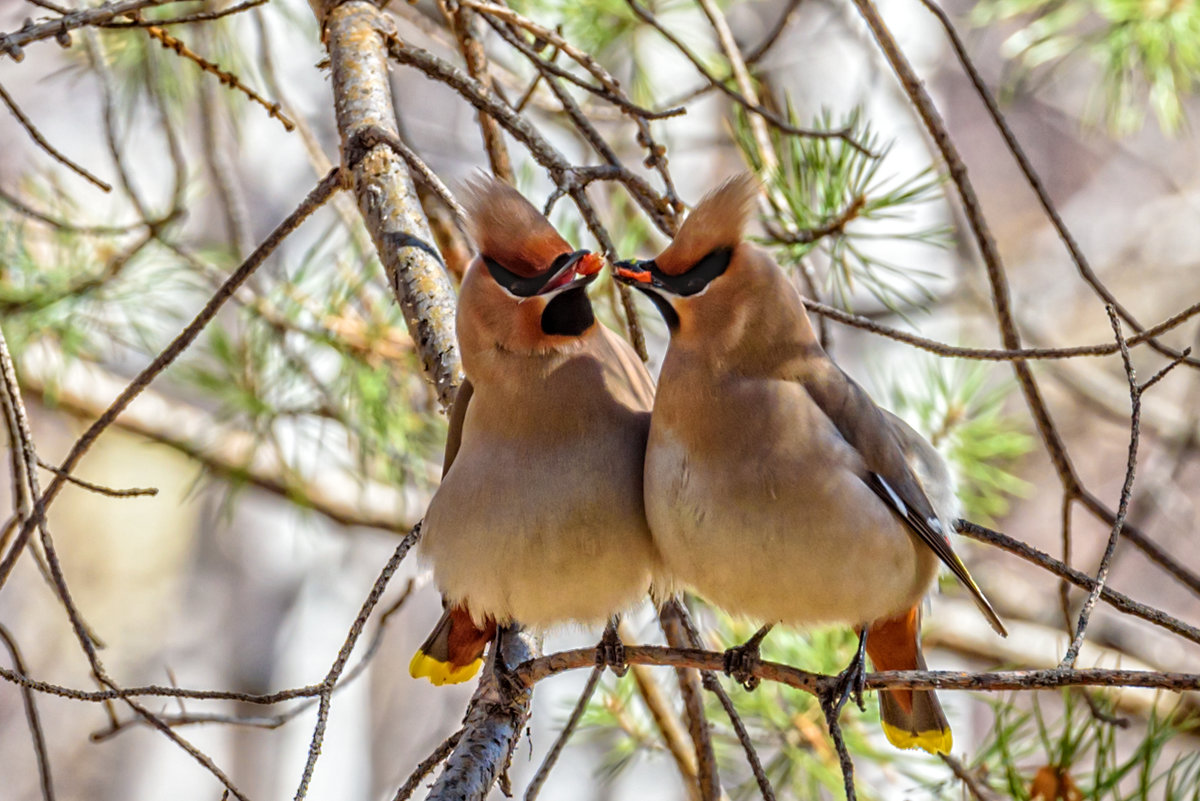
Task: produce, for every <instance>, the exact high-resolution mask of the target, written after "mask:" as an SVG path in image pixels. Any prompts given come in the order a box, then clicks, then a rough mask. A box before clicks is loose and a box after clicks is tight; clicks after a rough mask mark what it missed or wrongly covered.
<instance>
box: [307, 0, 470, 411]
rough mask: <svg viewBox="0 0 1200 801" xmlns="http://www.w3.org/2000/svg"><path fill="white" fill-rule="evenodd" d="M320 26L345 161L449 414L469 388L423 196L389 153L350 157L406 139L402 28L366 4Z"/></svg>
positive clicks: (353, 5) (339, 9)
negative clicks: (397, 33)
mask: <svg viewBox="0 0 1200 801" xmlns="http://www.w3.org/2000/svg"><path fill="white" fill-rule="evenodd" d="M329 5H333V4H326V6H329ZM319 20H320V21H321V23H322V27H323V29H324V31H325V38H326V43H327V46H328V48H329V56H330V60H331V62H332V67H333V94H334V106H335V109H336V111H337V119H338V130H339V132H340V133H341V137H342V148H343V157H344V158H345V159H346V161H347V167H348V168H349V170H350V173H351V175H352V176H353V179H354V191H355V194H356V196H357V197H358V207H359V211H360V212H362V216H363V220H364V221H365V222H366V224H367V228H368V230H369V231H370V232H371V238H372V239H373V240H374V241H375V248H376V250H377V251H378V252H379V257H380V259H381V260H382V261H383V264H384V267H385V268H386V269H387V273H388V278H389V280H390V281H391V284H392V290H393V291H394V292H395V294H396V300H397V301H398V302H399V304H400V308H401V309H402V310H403V312H404V319H405V321H406V322H407V324H408V330H409V333H410V334H411V335H412V339H413V342H415V343H416V345H417V351H418V353H419V354H420V355H421V360H422V362H423V363H424V366H425V372H426V374H428V375H429V376H430V378H431V379H432V381H433V384H434V387H435V389H436V390H437V396H438V399H439V400H440V401H441V403H442V406H443V407H444V408H449V406H450V403H451V401H452V400H453V398H454V392H455V390H456V388H457V387H458V384H459V382H460V381H461V380H462V367H461V365H460V363H459V355H458V345H457V343H456V342H455V338H454V290H453V288H452V287H451V285H450V279H449V277H448V276H447V274H446V268H445V266H444V265H443V264H442V261H441V257H440V255H439V254H438V252H437V248H436V247H435V245H434V238H433V233H432V232H431V231H430V229H429V223H428V221H427V220H426V219H425V214H424V212H423V211H422V210H421V203H420V200H419V199H418V197H417V191H416V188H415V187H414V186H413V182H412V178H411V176H410V175H409V171H408V168H407V167H406V166H405V164H404V162H403V161H402V160H401V159H400V158H399V157H398V156H397V154H396V153H395V152H394V151H393V150H392V149H391V148H390V147H387V146H385V145H376V146H374V147H371V148H369V149H367V150H366V151H365V152H358V153H354V152H351V151H350V145H351V143H353V142H356V141H359V137H360V136H362V135H363V134H362V132H363V131H366V130H367V129H379V130H382V131H384V132H386V133H387V135H388V136H391V137H394V138H396V139H398V138H399V134H398V131H397V128H396V114H395V110H394V109H393V107H392V95H391V88H390V86H389V84H388V66H387V58H386V53H385V49H384V47H385V44H386V43H390V42H392V41H394V35H393V34H394V30H395V28H394V26H393V24H392V22H391V20H389V19H388V18H387V17H385V16H384V15H383V14H382V12H381V11H380V10H379V9H378V8H377V7H376V6H375V5H374V4H372V3H367V2H363V1H362V0H351V1H350V2H346V3H342V4H337V5H333V7H326V8H324V9H323V11H322V15H321V16H320V17H319ZM468 80H472V79H470V78H468Z"/></svg>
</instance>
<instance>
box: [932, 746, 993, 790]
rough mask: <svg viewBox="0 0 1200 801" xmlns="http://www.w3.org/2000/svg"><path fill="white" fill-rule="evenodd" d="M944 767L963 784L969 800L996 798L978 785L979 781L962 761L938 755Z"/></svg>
mask: <svg viewBox="0 0 1200 801" xmlns="http://www.w3.org/2000/svg"><path fill="white" fill-rule="evenodd" d="M938 757H940V758H941V760H942V761H943V762H945V763H946V766H947V767H948V768H950V770H951V772H953V773H954V775H955V776H956V777H958V780H959V781H961V782H962V783H963V787H965V788H967V792H968V793H970V794H971V798H973V799H975V801H996V797H995V796H994V795H993V794H992V793H991V791H989V790H988V789H986V788H985V787H984V786H983V785H982V784H980V782H979V779H978V778H977V777H976V776H975V775H973V774H972V773H971V771H969V770H967V766H966V765H964V764H963V763H962V760H961V759H959V758H958V757H956V756H954V755H953V754H938Z"/></svg>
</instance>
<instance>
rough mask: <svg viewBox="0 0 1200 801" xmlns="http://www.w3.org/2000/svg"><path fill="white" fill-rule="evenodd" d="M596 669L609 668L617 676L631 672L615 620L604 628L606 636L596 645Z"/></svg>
mask: <svg viewBox="0 0 1200 801" xmlns="http://www.w3.org/2000/svg"><path fill="white" fill-rule="evenodd" d="M596 667H600V668H603V667H607V668H609V669H610V670H612V672H613V673H615V674H617V676H624V675H625V674H626V673H628V672H629V664H628V663H627V662H626V661H625V643H623V642H621V638H620V636H618V635H617V626H616V621H615V620H614V621H610V622H609V624H608V625H607V626H605V627H604V636H603V637H601V638H600V642H599V643H598V644H597V645H596Z"/></svg>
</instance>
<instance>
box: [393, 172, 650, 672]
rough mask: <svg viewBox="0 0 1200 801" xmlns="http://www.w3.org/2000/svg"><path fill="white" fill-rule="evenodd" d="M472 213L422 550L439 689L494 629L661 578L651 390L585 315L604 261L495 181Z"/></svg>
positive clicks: (639, 370)
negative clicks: (650, 506) (653, 515)
mask: <svg viewBox="0 0 1200 801" xmlns="http://www.w3.org/2000/svg"><path fill="white" fill-rule="evenodd" d="M466 206H467V211H468V220H467V222H468V228H469V230H470V232H471V235H472V237H473V238H474V240H475V244H476V247H477V250H478V255H477V256H476V258H475V259H474V260H473V261H472V262H471V264H470V266H469V267H468V268H467V271H466V274H465V275H464V277H463V282H462V287H461V289H460V293H459V303H458V316H457V327H458V342H459V348H460V350H461V353H462V363H463V371H464V372H465V373H466V381H464V382H463V384H462V386H461V387H460V388H459V391H458V395H457V396H456V398H455V401H454V405H453V407H452V408H451V412H450V430H449V434H448V436H447V440H446V453H445V460H444V462H443V468H442V470H443V473H442V483H441V485H440V486H439V488H438V490H437V492H436V494H435V495H434V497H433V499H432V501H431V503H430V506H429V509H428V511H427V513H426V515H425V520H424V524H423V529H422V544H421V548H422V551H423V553H424V557H425V559H426V560H427V561H428V562H429V563H430V564H431V565H432V567H433V574H434V579H435V581H436V583H437V586H438V587H439V588H440V590H441V591H442V595H443V599H444V603H445V612H444V614H443V615H442V618H441V620H439V621H438V624H437V626H436V627H435V628H434V630H433V632H432V633H431V634H430V635H429V638H428V639H427V640H426V641H425V643H424V644H423V645H422V646H421V648H420V650H419V651H417V653H416V655H415V656H414V657H413V659H412V662H411V664H410V666H409V672H410V673H411V674H412V675H413V676H414V677H427V678H428V679H429V680H430V681H431V682H433V683H434V684H445V683H457V682H462V681H466V680H467V679H469V678H470V677H471V676H473V675H474V674H475V672H476V671H477V670H478V668H479V665H480V662H481V659H482V655H483V652H484V649H485V647H486V646H487V643H488V641H489V640H490V639H491V638H492V637H493V635H494V633H495V631H496V627H497V625H500V626H504V625H507V624H510V623H514V622H517V623H520V624H521V625H523V626H526V627H529V628H532V629H535V630H536V629H546V628H549V627H551V626H554V625H557V624H561V623H566V622H578V623H585V624H590V623H598V622H602V621H605V620H607V619H609V618H611V617H612V616H613V615H614V614H616V613H618V612H620V611H621V610H623V609H626V608H628V607H631V606H633V605H635V604H636V603H638V602H639V601H640V600H641V599H643V598H644V597H645V595H646V592H647V590H648V589H649V588H650V582H651V578H652V577H653V576H654V575H655V574H656V573H657V572H658V557H657V554H656V552H655V550H654V546H653V543H652V540H651V537H650V531H649V529H648V527H647V524H646V515H645V510H644V507H643V503H642V461H643V458H644V456H645V452H646V437H647V433H648V431H649V427H650V407H651V405H652V403H653V400H654V385H653V382H652V381H651V379H650V375H649V374H648V373H647V372H646V368H645V366H644V365H643V364H642V362H641V360H640V359H639V358H638V357H637V354H636V353H634V351H633V349H632V348H631V347H630V346H629V345H628V344H627V343H626V342H625V340H623V339H621V338H620V337H618V336H617V335H616V334H614V333H613V332H612V331H610V330H609V329H608V328H606V327H605V326H604V325H602V324H601V323H599V322H597V321H596V319H595V317H594V315H593V313H592V307H591V303H590V302H589V300H588V296H587V285H588V284H589V283H591V282H592V281H593V280H594V279H595V278H596V276H597V274H598V273H599V272H600V270H601V269H602V268H603V265H604V260H603V259H602V258H601V257H600V256H598V255H596V254H593V253H589V252H587V251H582V250H574V249H573V248H571V246H570V245H568V244H567V243H566V242H565V241H564V240H563V238H562V237H561V236H559V234H558V233H557V232H556V231H555V230H554V228H553V227H552V226H551V225H550V223H549V221H547V220H546V218H545V217H544V216H542V215H541V214H540V213H539V212H538V211H537V209H535V208H534V207H533V206H532V205H530V203H529V202H528V201H527V200H525V198H524V197H522V196H521V195H520V194H519V193H518V192H517V191H516V190H515V189H513V188H511V187H510V186H508V185H506V184H504V183H501V182H500V181H497V180H494V179H486V178H485V179H480V180H478V181H476V182H474V184H473V185H471V186H470V187H469V199H468V201H467V203H466Z"/></svg>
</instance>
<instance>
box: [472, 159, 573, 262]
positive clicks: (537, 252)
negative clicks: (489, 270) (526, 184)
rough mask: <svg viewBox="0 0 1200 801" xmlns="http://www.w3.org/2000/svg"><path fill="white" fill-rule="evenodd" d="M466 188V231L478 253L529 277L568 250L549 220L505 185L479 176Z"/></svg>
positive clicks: (486, 176) (569, 250) (489, 177)
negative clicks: (473, 241)
mask: <svg viewBox="0 0 1200 801" xmlns="http://www.w3.org/2000/svg"><path fill="white" fill-rule="evenodd" d="M465 188H466V193H465V194H466V198H465V203H464V204H463V205H464V206H465V207H466V210H467V219H466V223H467V230H468V231H469V232H470V234H471V238H472V239H474V240H475V247H476V248H477V249H478V251H479V253H480V254H481V255H483V256H486V257H488V258H489V259H492V260H493V261H495V262H497V263H498V264H500V265H501V266H503V267H504V268H505V269H506V270H509V271H510V272H513V273H515V274H517V275H519V276H521V277H522V278H532V277H533V276H536V275H540V274H541V273H544V272H545V271H546V270H548V269H550V266H551V264H552V263H553V262H554V260H555V259H556V258H557V257H559V256H561V255H562V254H563V253H570V252H571V250H572V248H571V246H570V245H568V244H567V243H566V241H565V240H564V239H563V238H562V237H561V236H559V234H558V231H556V230H554V226H552V225H551V224H550V221H549V220H547V219H546V218H545V217H544V216H543V215H542V213H541V212H539V211H538V210H537V209H536V208H534V207H533V204H531V203H530V202H529V201H528V200H526V199H525V197H524V196H523V195H522V194H521V193H520V192H518V191H517V190H516V189H513V188H512V187H511V186H509V185H508V184H506V183H504V182H503V181H501V180H499V179H497V178H493V177H491V176H488V175H481V176H478V177H476V178H474V179H472V180H470V181H468V182H467V183H466V187H465Z"/></svg>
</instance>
